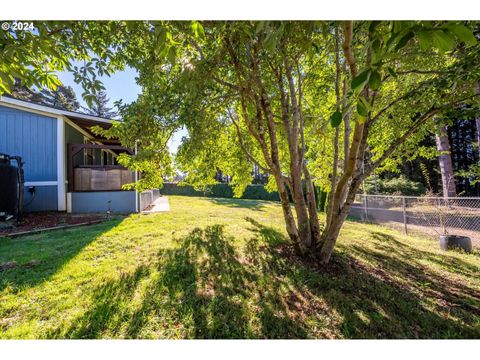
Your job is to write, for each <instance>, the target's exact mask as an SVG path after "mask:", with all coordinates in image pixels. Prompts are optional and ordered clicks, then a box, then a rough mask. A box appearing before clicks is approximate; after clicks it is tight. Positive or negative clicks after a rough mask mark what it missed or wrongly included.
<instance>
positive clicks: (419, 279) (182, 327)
mask: <svg viewBox="0 0 480 360" xmlns="http://www.w3.org/2000/svg"><path fill="white" fill-rule="evenodd" d="M247 221H249V222H250V224H251V225H252V227H251V229H250V230H252V232H253V236H252V238H251V239H250V240H249V241H248V242H247V243H246V244H245V246H244V247H243V248H240V247H238V245H236V246H234V243H235V241H234V240H235V239H234V238H232V237H231V236H228V235H226V234H225V233H224V229H223V227H222V226H221V225H214V226H209V227H207V228H205V229H204V230H202V229H198V228H197V229H194V230H193V231H192V232H191V233H190V234H188V235H187V236H185V237H183V238H181V239H178V240H177V243H176V247H174V248H172V249H164V250H161V251H160V252H159V254H158V259H157V261H156V263H155V264H152V265H150V266H148V268H145V267H139V268H138V269H137V270H136V271H134V272H132V273H131V274H129V275H125V276H121V277H120V278H119V279H115V280H112V281H109V282H107V283H106V284H104V285H102V286H100V287H99V288H97V289H96V290H95V291H94V292H93V294H92V302H91V306H90V308H88V309H87V311H86V312H85V313H84V314H82V315H81V316H80V317H78V318H76V319H74V320H73V321H71V323H70V327H69V328H68V329H67V330H65V329H63V330H62V329H59V330H57V332H55V333H52V334H51V337H72V338H97V337H126V338H150V337H152V338H338V337H346V338H455V337H459V338H478V337H480V329H479V326H478V316H479V314H478V308H477V309H475V308H474V307H473V305H475V304H476V301H477V300H478V297H476V296H477V295H478V294H475V292H474V291H473V290H472V289H471V288H467V287H463V286H461V285H459V284H457V283H455V282H453V281H452V280H448V279H443V280H442V279H439V278H438V275H437V274H434V273H432V272H425V273H421V272H420V273H419V268H418V266H419V264H418V263H417V262H415V261H412V260H411V259H408V258H406V257H408V256H410V255H411V254H410V253H409V252H408V251H407V252H405V251H406V250H404V246H405V244H403V243H399V244H397V243H396V241H397V239H395V238H394V237H393V238H390V237H387V238H386V240H385V239H383V240H381V241H380V240H378V239H377V240H375V241H379V243H381V244H384V243H385V242H386V243H388V244H389V243H391V246H392V249H394V250H396V251H398V253H395V252H394V251H392V252H391V254H390V256H385V255H382V254H379V253H377V252H376V251H374V250H368V249H366V248H365V249H363V248H361V247H356V246H355V245H354V244H353V245H349V246H344V247H340V248H339V250H338V251H337V252H336V253H335V255H334V256H333V258H332V261H331V263H330V264H329V265H328V266H326V267H320V266H318V265H317V264H316V263H315V262H313V261H312V260H308V261H307V260H304V259H300V258H298V257H297V256H296V255H295V254H294V253H293V251H292V247H291V246H290V245H289V244H288V240H287V239H286V238H285V236H284V235H283V234H282V233H280V232H279V231H277V230H276V229H274V228H271V227H268V226H264V225H262V224H261V223H259V222H257V221H255V220H253V219H251V218H247ZM377 235H378V236H379V237H381V235H379V234H377ZM420 255H421V254H414V255H413V256H420ZM361 259H367V260H372V262H373V261H375V264H376V265H372V263H368V262H365V261H363V260H361ZM427 281H428V282H429V283H426V282H427ZM472 299H473V300H472ZM442 301H446V302H442Z"/></svg>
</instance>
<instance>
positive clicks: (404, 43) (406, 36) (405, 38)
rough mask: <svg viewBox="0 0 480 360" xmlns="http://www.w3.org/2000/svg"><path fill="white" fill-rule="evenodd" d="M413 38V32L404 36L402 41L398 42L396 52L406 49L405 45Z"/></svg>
mask: <svg viewBox="0 0 480 360" xmlns="http://www.w3.org/2000/svg"><path fill="white" fill-rule="evenodd" d="M412 38H413V31H409V32H407V33H406V34H405V35H403V36H402V37H401V38H400V40H398V43H397V45H396V46H395V50H396V51H398V50H400V49H402V48H403V47H405V45H407V44H408V42H409V41H410V40H411V39H412Z"/></svg>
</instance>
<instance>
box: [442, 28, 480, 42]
mask: <svg viewBox="0 0 480 360" xmlns="http://www.w3.org/2000/svg"><path fill="white" fill-rule="evenodd" d="M447 29H448V30H449V31H450V32H451V33H453V34H454V35H455V36H456V37H457V38H458V39H459V40H461V41H463V42H464V43H465V44H468V45H475V44H476V43H477V39H476V38H475V36H474V35H473V33H472V31H471V30H470V29H469V28H467V27H466V26H464V25H461V24H450V25H448V26H447Z"/></svg>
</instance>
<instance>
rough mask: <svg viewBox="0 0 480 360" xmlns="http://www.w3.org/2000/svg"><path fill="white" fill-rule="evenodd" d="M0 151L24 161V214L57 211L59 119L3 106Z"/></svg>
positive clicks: (0, 121) (0, 107)
mask: <svg viewBox="0 0 480 360" xmlns="http://www.w3.org/2000/svg"><path fill="white" fill-rule="evenodd" d="M0 152H1V153H5V154H8V155H12V156H15V155H17V156H21V157H22V160H23V161H24V166H23V169H24V172H25V182H26V186H25V196H24V199H25V200H24V204H25V211H40V210H43V211H44V210H58V202H57V200H58V194H57V180H58V177H57V119H56V118H54V117H48V116H44V115H39V114H36V113H31V112H27V111H23V110H18V109H13V108H10V107H6V106H0ZM29 186H35V196H32V194H31V193H30V192H29V191H28V188H29Z"/></svg>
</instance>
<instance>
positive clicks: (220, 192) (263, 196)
mask: <svg viewBox="0 0 480 360" xmlns="http://www.w3.org/2000/svg"><path fill="white" fill-rule="evenodd" d="M160 192H161V193H162V194H164V195H184V196H205V197H218V198H233V190H232V186H231V185H229V184H214V185H210V186H208V187H207V189H206V190H205V191H198V190H195V189H194V188H193V186H190V185H183V186H179V185H177V184H176V183H164V184H163V188H162V189H161V190H160ZM241 199H252V200H269V201H280V198H279V196H278V193H277V192H276V191H274V192H268V191H267V190H265V186H264V185H261V184H251V185H247V188H246V189H245V192H244V193H243V195H242V197H241Z"/></svg>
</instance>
